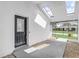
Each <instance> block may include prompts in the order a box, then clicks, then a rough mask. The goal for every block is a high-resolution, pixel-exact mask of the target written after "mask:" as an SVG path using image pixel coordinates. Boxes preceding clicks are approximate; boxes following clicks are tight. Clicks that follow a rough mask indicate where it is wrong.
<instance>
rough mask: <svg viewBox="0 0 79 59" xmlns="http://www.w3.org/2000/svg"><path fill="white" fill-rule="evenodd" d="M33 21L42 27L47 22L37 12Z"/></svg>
mask: <svg viewBox="0 0 79 59" xmlns="http://www.w3.org/2000/svg"><path fill="white" fill-rule="evenodd" d="M35 22H36V23H37V24H38V25H40V26H41V27H43V28H45V27H46V24H47V23H46V21H45V20H44V19H43V18H42V17H41V16H40V15H39V14H37V16H36V18H35Z"/></svg>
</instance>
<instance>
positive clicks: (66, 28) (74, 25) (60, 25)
mask: <svg viewBox="0 0 79 59" xmlns="http://www.w3.org/2000/svg"><path fill="white" fill-rule="evenodd" d="M52 36H54V37H56V39H58V40H62V41H67V40H69V41H77V40H78V21H77V20H74V21H63V22H54V23H52Z"/></svg>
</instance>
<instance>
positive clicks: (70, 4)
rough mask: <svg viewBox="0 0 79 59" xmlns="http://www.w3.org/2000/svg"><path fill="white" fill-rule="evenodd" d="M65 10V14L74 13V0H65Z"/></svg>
mask: <svg viewBox="0 0 79 59" xmlns="http://www.w3.org/2000/svg"><path fill="white" fill-rule="evenodd" d="M66 11H67V14H71V13H74V11H75V1H66Z"/></svg>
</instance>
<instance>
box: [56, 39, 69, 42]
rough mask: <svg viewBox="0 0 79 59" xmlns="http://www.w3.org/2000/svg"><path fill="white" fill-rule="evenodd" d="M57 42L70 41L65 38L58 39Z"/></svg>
mask: <svg viewBox="0 0 79 59" xmlns="http://www.w3.org/2000/svg"><path fill="white" fill-rule="evenodd" d="M56 40H57V41H62V42H67V40H68V39H65V38H58V39H56Z"/></svg>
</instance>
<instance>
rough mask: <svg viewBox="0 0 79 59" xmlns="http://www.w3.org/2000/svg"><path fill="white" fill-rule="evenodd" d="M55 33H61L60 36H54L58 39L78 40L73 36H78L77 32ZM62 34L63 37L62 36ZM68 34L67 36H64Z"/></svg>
mask: <svg viewBox="0 0 79 59" xmlns="http://www.w3.org/2000/svg"><path fill="white" fill-rule="evenodd" d="M53 32H54V33H60V34H54V35H53V36H55V37H56V38H68V39H72V40H77V36H73V35H74V34H75V35H77V34H76V33H75V32H66V31H53ZM69 33H70V34H71V37H69V36H68V34H69ZM61 34H62V35H61ZM64 34H66V35H64Z"/></svg>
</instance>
